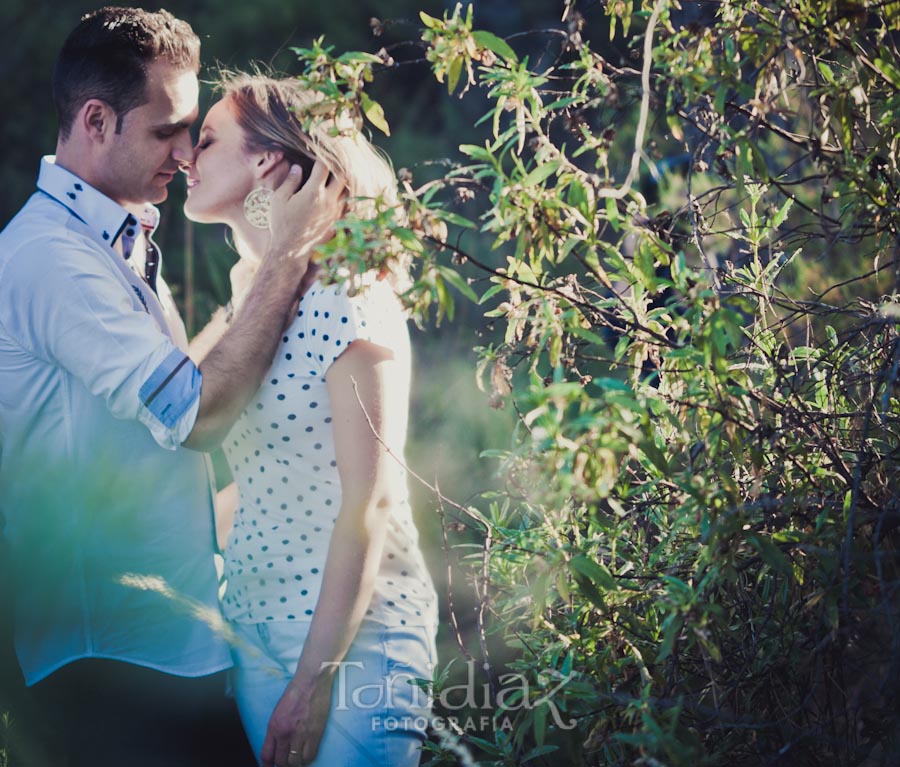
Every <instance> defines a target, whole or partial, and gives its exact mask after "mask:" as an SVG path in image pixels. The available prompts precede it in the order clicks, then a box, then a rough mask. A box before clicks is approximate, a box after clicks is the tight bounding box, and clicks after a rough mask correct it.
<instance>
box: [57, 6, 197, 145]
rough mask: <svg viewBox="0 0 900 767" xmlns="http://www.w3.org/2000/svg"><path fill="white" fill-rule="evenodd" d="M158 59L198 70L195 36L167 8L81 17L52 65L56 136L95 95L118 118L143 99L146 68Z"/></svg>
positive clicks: (62, 133)
mask: <svg viewBox="0 0 900 767" xmlns="http://www.w3.org/2000/svg"><path fill="white" fill-rule="evenodd" d="M157 59H163V60H165V61H168V62H170V63H172V64H174V65H175V66H178V67H183V68H184V69H191V70H193V71H194V72H197V71H198V70H199V69H200V39H199V38H198V37H197V35H196V34H195V33H194V30H193V29H191V25H190V24H188V23H187V22H186V21H182V20H181V19H176V18H175V17H174V16H173V15H172V14H171V13H169V12H168V11H164V10H160V11H156V12H150V11H145V10H142V9H141V8H115V7H107V8H101V9H100V10H98V11H93V12H92V13H89V14H87V15H85V16H83V17H82V19H81V23H80V24H79V25H78V26H77V27H75V29H74V30H72V32H71V34H70V35H69V36H68V37H67V38H66V41H65V43H63V47H62V50H61V51H60V52H59V56H58V57H57V59H56V65H55V66H54V69H53V103H54V105H55V106H56V112H57V115H58V116H59V133H60V137H61V138H62V139H63V140H65V139H67V138H68V136H69V133H70V132H71V130H72V125H73V123H74V122H75V116H76V115H77V114H78V110H79V109H81V107H82V106H83V105H84V103H85V102H86V101H88V100H89V99H100V100H101V101H104V102H106V103H107V104H109V106H110V107H112V109H113V111H114V112H115V113H116V118H117V120H116V131H117V132H118V131H120V130H121V129H122V118H123V117H124V116H125V115H126V114H128V112H130V111H131V110H132V109H134V108H135V107H138V106H140V105H141V104H145V103H146V102H147V67H148V66H149V65H150V64H151V63H152V62H153V61H156V60H157Z"/></svg>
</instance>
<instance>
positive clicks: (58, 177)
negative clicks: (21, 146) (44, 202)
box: [37, 155, 159, 246]
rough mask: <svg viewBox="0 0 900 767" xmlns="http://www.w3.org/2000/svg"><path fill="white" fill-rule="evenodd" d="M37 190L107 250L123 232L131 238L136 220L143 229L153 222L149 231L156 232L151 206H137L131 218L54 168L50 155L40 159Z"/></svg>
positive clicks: (58, 167)
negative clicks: (105, 245)
mask: <svg viewBox="0 0 900 767" xmlns="http://www.w3.org/2000/svg"><path fill="white" fill-rule="evenodd" d="M37 187H38V189H39V190H40V191H41V192H43V193H44V194H46V195H47V196H48V197H52V198H53V199H54V200H56V201H57V202H58V203H59V204H60V205H62V206H63V207H65V208H66V209H67V210H68V211H69V212H70V213H71V214H72V215H73V216H75V217H76V218H77V219H78V220H79V221H81V222H83V223H85V224H87V225H88V226H89V227H90V228H91V229H93V230H94V231H95V232H96V233H97V236H98V237H99V238H100V239H101V240H103V242H105V243H107V244H109V245H110V246H113V245H115V243H116V241H117V240H118V239H119V237H120V236H121V234H122V233H123V232H125V233H126V235H128V236H129V237H134V235H135V232H136V231H137V226H138V218H140V219H141V223H142V224H143V225H145V226H147V225H148V223H149V222H150V221H152V222H153V227H152V228H155V225H156V223H158V221H159V211H158V210H157V209H156V208H155V207H154V206H153V205H150V204H147V205H145V206H138V207H137V208H136V209H135V213H134V214H132V213H131V212H129V211H128V210H126V209H125V208H123V207H122V206H121V205H119V203H117V202H115V201H114V200H111V199H110V198H109V197H107V196H106V195H105V194H103V193H102V192H99V191H97V190H96V189H94V187H92V186H91V185H90V184H88V183H87V182H86V181H82V180H81V179H80V178H78V176H76V175H75V174H74V173H71V172H70V171H68V170H66V169H65V168H63V167H62V166H61V165H57V164H56V158H55V157H54V156H53V155H47V156H46V157H43V158H41V171H40V175H39V176H38V183H37ZM148 228H150V227H149V226H148ZM129 230H130V231H129Z"/></svg>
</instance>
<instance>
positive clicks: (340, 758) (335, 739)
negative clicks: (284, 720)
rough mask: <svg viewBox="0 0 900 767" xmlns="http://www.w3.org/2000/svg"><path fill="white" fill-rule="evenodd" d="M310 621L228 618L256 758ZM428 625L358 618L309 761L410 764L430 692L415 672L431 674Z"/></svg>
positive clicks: (352, 766) (331, 766)
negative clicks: (360, 623)
mask: <svg viewBox="0 0 900 767" xmlns="http://www.w3.org/2000/svg"><path fill="white" fill-rule="evenodd" d="M309 626H310V624H309V622H305V621H268V622H266V623H250V624H241V623H234V624H232V628H233V629H234V630H235V632H236V634H237V637H236V642H235V645H234V647H233V650H232V652H233V655H234V661H235V668H234V670H233V671H232V674H233V677H232V679H233V682H232V684H233V688H234V694H235V698H236V699H237V704H238V710H239V711H240V715H241V720H242V722H243V724H244V730H245V731H246V733H247V738H248V739H249V741H250V745H251V746H252V747H253V751H254V753H255V754H256V758H257V759H259V755H260V751H261V750H262V745H263V741H264V740H265V736H266V728H267V727H268V724H269V717H270V716H271V715H272V712H273V711H274V709H275V705H276V704H277V703H278V701H279V699H280V698H281V695H282V693H283V692H284V690H285V688H286V687H287V684H288V682H289V681H290V679H291V678H292V677H293V675H294V671H295V670H296V668H297V661H298V660H299V659H300V652H301V651H302V650H303V644H304V643H305V642H306V636H307V634H308V632H309ZM436 661H437V658H436V654H435V645H434V630H432V629H427V628H425V627H423V626H379V625H373V624H363V626H362V627H361V628H360V630H359V632H358V633H357V635H356V638H355V639H354V641H353V644H352V645H351V646H350V651H349V652H348V653H347V657H346V658H344V660H343V662H342V664H341V665H340V666H339V667H338V670H337V672H336V674H335V682H334V689H333V690H332V695H331V714H330V715H329V717H328V723H327V724H326V726H325V732H324V734H323V736H322V741H321V743H320V744H319V752H318V755H317V756H316V760H315V762H313V763H312V764H313V765H321V766H322V767H326V766H327V767H342V766H343V765H346V767H364V766H365V765H373V767H415V765H418V763H419V756H420V749H421V745H422V742H423V741H424V739H425V729H426V727H427V725H428V723H429V721H430V717H431V700H430V699H429V696H428V695H427V694H426V693H425V692H423V691H422V690H421V689H420V688H419V687H418V686H416V685H414V684H410V682H411V680H413V679H417V678H418V679H431V678H432V672H433V669H434V665H435V663H436Z"/></svg>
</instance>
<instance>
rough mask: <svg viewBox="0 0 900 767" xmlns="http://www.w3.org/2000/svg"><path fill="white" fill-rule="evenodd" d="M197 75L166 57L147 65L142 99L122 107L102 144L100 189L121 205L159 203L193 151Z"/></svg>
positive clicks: (197, 91)
mask: <svg viewBox="0 0 900 767" xmlns="http://www.w3.org/2000/svg"><path fill="white" fill-rule="evenodd" d="M199 93H200V86H199V83H198V82H197V75H196V74H195V73H194V72H192V71H191V70H189V69H180V68H177V67H174V66H173V65H172V64H169V63H168V62H167V61H162V60H158V61H155V62H153V63H152V64H150V66H149V67H148V68H147V96H148V101H147V103H145V104H142V105H141V106H139V107H136V108H135V109H132V110H131V111H130V112H128V113H127V114H126V115H125V117H124V118H123V120H122V130H121V132H120V133H116V134H112V135H111V136H110V141H109V142H108V144H107V145H106V147H105V150H104V155H105V156H104V158H103V168H102V170H101V173H102V176H103V178H102V185H101V191H103V192H104V193H105V194H106V195H107V196H109V197H111V198H112V199H114V200H115V201H116V202H118V203H119V204H121V205H126V204H128V203H144V202H152V203H158V202H162V201H163V200H165V199H166V197H167V196H168V193H169V192H168V189H167V188H166V186H167V185H168V183H169V182H170V181H172V179H173V178H174V177H175V175H176V174H177V173H178V171H179V169H180V167H181V166H182V165H183V164H186V163H189V162H190V161H191V159H192V156H193V151H192V146H191V135H190V126H191V124H192V123H193V122H194V121H195V120H196V119H197V116H198V106H197V97H198V96H199Z"/></svg>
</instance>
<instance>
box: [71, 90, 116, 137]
mask: <svg viewBox="0 0 900 767" xmlns="http://www.w3.org/2000/svg"><path fill="white" fill-rule="evenodd" d="M76 122H77V123H78V127H80V128H81V129H82V131H83V132H84V135H85V136H86V137H87V139H88V140H89V141H93V142H96V143H98V144H102V143H104V142H105V141H108V140H109V137H110V136H111V135H112V134H113V133H115V132H116V113H115V112H114V111H113V109H112V107H111V106H110V105H109V104H107V103H106V102H105V101H101V100H100V99H88V100H87V101H85V102H84V104H83V105H82V107H81V109H80V110H79V111H78V117H77V118H76Z"/></svg>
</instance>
